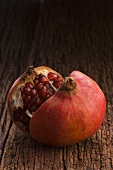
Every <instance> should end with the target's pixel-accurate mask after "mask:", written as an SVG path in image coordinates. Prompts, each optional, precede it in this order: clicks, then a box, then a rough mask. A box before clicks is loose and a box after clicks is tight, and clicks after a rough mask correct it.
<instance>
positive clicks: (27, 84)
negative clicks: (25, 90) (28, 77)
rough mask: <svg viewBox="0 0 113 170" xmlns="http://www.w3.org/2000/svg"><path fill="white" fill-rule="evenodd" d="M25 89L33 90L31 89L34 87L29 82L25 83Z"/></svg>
mask: <svg viewBox="0 0 113 170" xmlns="http://www.w3.org/2000/svg"><path fill="white" fill-rule="evenodd" d="M25 87H29V88H30V89H33V88H34V86H33V85H32V84H31V83H30V82H27V83H26V84H25Z"/></svg>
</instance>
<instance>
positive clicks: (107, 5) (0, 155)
mask: <svg viewBox="0 0 113 170" xmlns="http://www.w3.org/2000/svg"><path fill="white" fill-rule="evenodd" d="M32 64H33V65H34V66H40V65H46V66H49V67H51V68H53V69H55V70H56V71H58V72H60V73H61V74H62V75H63V76H67V75H68V74H69V73H70V72H71V71H72V70H74V69H76V70H80V71H82V72H83V73H85V74H87V75H88V76H90V77H91V78H93V79H94V80H95V81H96V82H97V83H98V84H99V86H100V87H101V88H102V90H103V92H104V93H105V96H106V99H107V110H106V116H105V120H104V122H103V124H102V126H101V128H100V129H99V131H98V132H97V133H96V134H95V135H94V136H92V137H91V138H88V139H87V140H85V141H82V142H80V143H78V144H75V145H72V146H67V147H61V148H55V147H49V146H45V145H42V144H38V143H36V142H35V141H33V140H32V139H31V138H30V137H27V136H26V135H25V134H23V133H22V132H21V131H20V130H19V129H18V128H17V127H16V126H15V125H14V124H13V123H12V122H11V119H10V116H9V114H8V111H7V105H6V98H7V93H8V90H9V88H10V87H11V85H12V83H13V82H14V81H15V80H16V78H17V77H18V76H19V75H21V74H22V73H23V71H24V70H25V69H26V68H27V67H28V66H29V65H32ZM112 122H113V2H112V0H109V1H105V0H100V1H93V0H91V1H90V0H88V1H84V0H80V1H78V0H69V1H65V0H54V1H53V0H45V1H44V0H43V1H38V0H0V161H1V170H73V169H76V170H113V123H112Z"/></svg>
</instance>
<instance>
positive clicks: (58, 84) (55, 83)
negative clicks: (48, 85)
mask: <svg viewBox="0 0 113 170" xmlns="http://www.w3.org/2000/svg"><path fill="white" fill-rule="evenodd" d="M61 84H62V82H61V81H54V82H53V86H55V87H56V88H57V89H58V88H59V87H60V85H61Z"/></svg>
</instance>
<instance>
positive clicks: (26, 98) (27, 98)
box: [23, 96, 31, 104]
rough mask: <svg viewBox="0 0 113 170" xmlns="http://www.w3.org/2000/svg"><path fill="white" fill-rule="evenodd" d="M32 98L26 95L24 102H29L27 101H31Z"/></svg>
mask: <svg viewBox="0 0 113 170" xmlns="http://www.w3.org/2000/svg"><path fill="white" fill-rule="evenodd" d="M30 99H31V97H30V96H26V97H25V98H24V99H23V102H24V103H25V104H27V103H29V101H30Z"/></svg>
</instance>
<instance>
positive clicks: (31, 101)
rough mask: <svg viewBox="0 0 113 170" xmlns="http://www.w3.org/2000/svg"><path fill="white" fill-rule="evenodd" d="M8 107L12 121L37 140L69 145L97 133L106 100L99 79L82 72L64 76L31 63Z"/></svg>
mask: <svg viewBox="0 0 113 170" xmlns="http://www.w3.org/2000/svg"><path fill="white" fill-rule="evenodd" d="M8 109H9V113H10V115H11V118H12V120H13V122H14V123H15V124H16V125H17V126H18V127H19V128H20V129H21V130H22V131H23V132H25V133H27V134H29V135H31V136H32V138H34V139H35V140H36V141H38V142H40V143H44V144H47V145H51V146H66V145H70V144H74V143H77V142H79V141H81V140H84V139H86V138H88V137H90V136H92V135H93V134H95V133H96V131H97V130H98V129H99V128H100V125H101V123H102V121H103V119H104V115H105V110H106V100H105V96H104V94H103V92H102V90H101V89H100V88H99V86H98V85H97V84H96V82H95V81H93V80H92V79H91V78H89V77H88V76H86V75H85V74H83V73H81V72H79V71H73V72H72V73H71V74H70V75H69V77H66V78H65V79H63V78H62V76H61V75H60V74H59V73H57V72H56V71H54V70H52V69H50V68H48V67H45V66H41V67H37V68H34V67H33V66H30V67H29V68H28V69H27V70H26V71H25V72H24V73H23V74H22V75H21V76H20V77H19V78H18V79H17V80H16V81H15V82H14V84H13V86H12V87H11V89H10V91H9V93H8Z"/></svg>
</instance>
